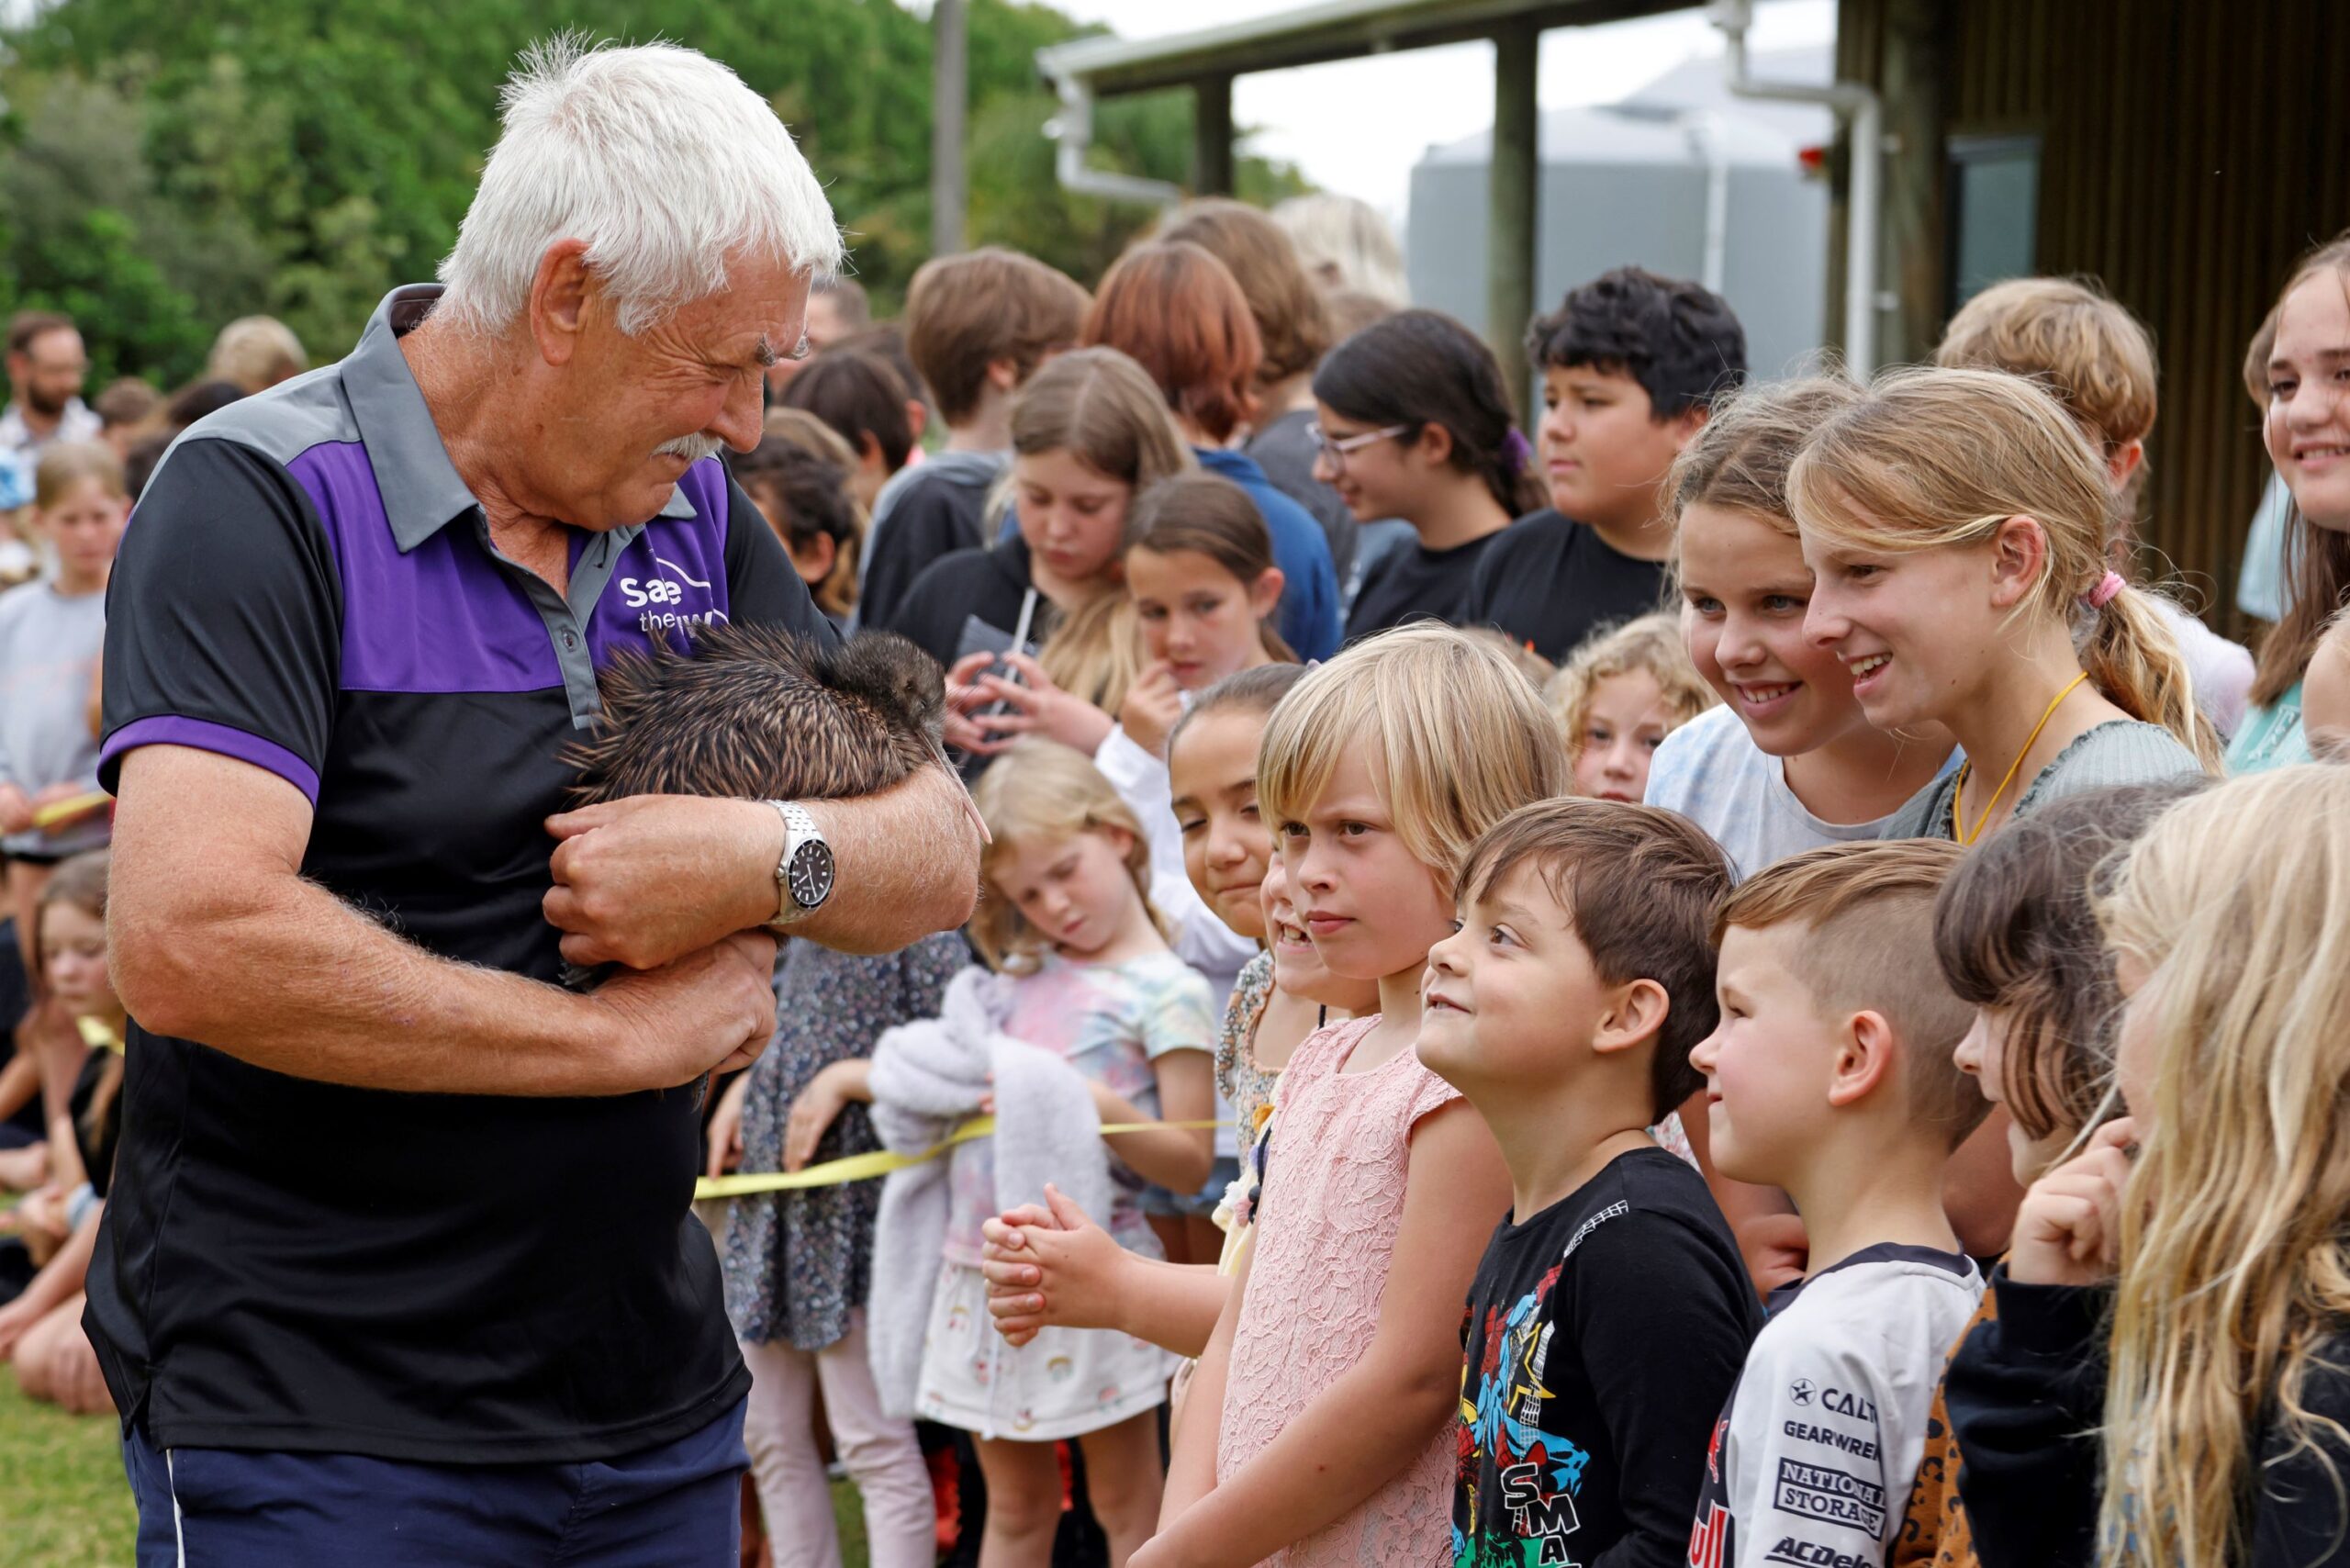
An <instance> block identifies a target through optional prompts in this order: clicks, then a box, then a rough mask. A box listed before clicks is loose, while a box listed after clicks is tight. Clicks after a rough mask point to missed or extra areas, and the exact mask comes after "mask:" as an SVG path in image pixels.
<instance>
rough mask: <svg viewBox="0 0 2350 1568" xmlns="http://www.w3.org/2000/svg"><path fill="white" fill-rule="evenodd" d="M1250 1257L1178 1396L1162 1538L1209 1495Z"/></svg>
mask: <svg viewBox="0 0 2350 1568" xmlns="http://www.w3.org/2000/svg"><path fill="white" fill-rule="evenodd" d="M1256 1256H1257V1249H1255V1248H1254V1247H1251V1248H1249V1249H1248V1251H1246V1252H1244V1253H1242V1254H1241V1255H1240V1267H1239V1268H1238V1269H1237V1271H1235V1272H1234V1273H1233V1276H1232V1282H1231V1286H1230V1288H1229V1289H1227V1290H1226V1291H1225V1297H1224V1305H1223V1309H1222V1310H1221V1311H1220V1312H1218V1313H1217V1315H1216V1320H1215V1327H1214V1330H1213V1331H1212V1332H1211V1333H1210V1334H1209V1335H1208V1343H1207V1349H1205V1350H1202V1351H1201V1352H1200V1363H1199V1365H1197V1366H1196V1367H1193V1368H1192V1383H1191V1386H1190V1387H1189V1388H1187V1389H1185V1390H1184V1392H1183V1408H1182V1410H1181V1412H1180V1414H1179V1417H1178V1419H1177V1420H1176V1422H1175V1425H1174V1429H1173V1430H1172V1431H1171V1432H1170V1433H1169V1458H1168V1462H1167V1483H1166V1485H1165V1487H1164V1489H1163V1490H1162V1491H1161V1493H1160V1496H1159V1504H1158V1530H1159V1534H1160V1535H1162V1536H1164V1535H1166V1534H1167V1533H1168V1531H1169V1528H1170V1527H1172V1526H1173V1525H1174V1524H1175V1523H1176V1521H1178V1520H1179V1519H1181V1518H1183V1516H1184V1515H1185V1514H1187V1513H1189V1512H1190V1511H1191V1510H1192V1507H1193V1506H1194V1505H1197V1504H1199V1503H1201V1502H1202V1501H1203V1499H1205V1498H1206V1497H1208V1496H1209V1495H1211V1494H1213V1493H1214V1491H1215V1450H1216V1443H1217V1440H1218V1439H1220V1438H1221V1437H1222V1435H1223V1432H1224V1395H1225V1389H1226V1388H1227V1387H1229V1386H1230V1383H1231V1373H1232V1337H1233V1335H1234V1333H1235V1332H1236V1331H1237V1329H1238V1327H1239V1325H1240V1312H1241V1307H1242V1305H1243V1304H1244V1303H1245V1302H1246V1301H1247V1300H1248V1265H1249V1261H1250V1260H1252V1259H1254V1258H1255V1257H1256Z"/></svg>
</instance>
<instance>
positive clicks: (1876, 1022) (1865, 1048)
mask: <svg viewBox="0 0 2350 1568" xmlns="http://www.w3.org/2000/svg"><path fill="white" fill-rule="evenodd" d="M1897 1049H1898V1047H1897V1044H1896V1043H1895V1039H1894V1034H1893V1025H1892V1024H1891V1023H1890V1022H1888V1021H1887V1020H1886V1016H1885V1014H1882V1013H1855V1014H1852V1016H1851V1017H1850V1018H1847V1019H1846V1020H1845V1021H1844V1026H1843V1028H1842V1029H1841V1031H1840V1032H1839V1038H1838V1039H1837V1042H1836V1058H1835V1060H1834V1062H1833V1063H1832V1064H1831V1066H1830V1071H1829V1075H1828V1103H1830V1105H1835V1106H1839V1107H1841V1106H1845V1105H1852V1104H1855V1103H1859V1102H1860V1101H1862V1100H1864V1099H1866V1098H1867V1097H1868V1096H1869V1095H1871V1094H1873V1093H1874V1092H1876V1089H1877V1086H1878V1085H1879V1084H1881V1083H1883V1082H1884V1081H1886V1078H1887V1077H1888V1076H1889V1075H1890V1074H1891V1073H1892V1071H1893V1062H1894V1055H1895V1052H1896V1051H1897Z"/></svg>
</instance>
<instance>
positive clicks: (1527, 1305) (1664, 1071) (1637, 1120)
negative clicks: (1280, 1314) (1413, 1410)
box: [1418, 800, 1762, 1568]
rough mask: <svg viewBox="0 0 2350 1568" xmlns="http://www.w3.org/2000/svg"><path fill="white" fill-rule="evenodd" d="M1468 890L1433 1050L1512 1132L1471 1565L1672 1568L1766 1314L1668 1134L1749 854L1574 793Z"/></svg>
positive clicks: (1488, 1254) (1482, 1312) (1509, 827)
mask: <svg viewBox="0 0 2350 1568" xmlns="http://www.w3.org/2000/svg"><path fill="white" fill-rule="evenodd" d="M1459 888H1460V892H1459V896H1460V918H1461V924H1460V931H1459V932H1458V933H1456V934H1455V935H1452V936H1451V937H1449V938H1448V939H1447V940H1445V941H1444V942H1442V943H1439V944H1438V946H1437V947H1436V948H1435V950H1434V951H1432V952H1431V953H1430V954H1429V955H1428V974H1427V982H1426V983H1427V991H1426V1002H1427V1004H1426V1011H1425V1012H1424V1014H1423V1015H1422V1023H1421V1025H1420V1037H1419V1045H1418V1051H1419V1056H1420V1059H1421V1060H1422V1061H1423V1062H1425V1063H1426V1064H1427V1066H1428V1067H1429V1068H1430V1069H1431V1070H1434V1071H1436V1072H1438V1073H1439V1074H1441V1075H1442V1076H1443V1077H1444V1078H1445V1079H1446V1081H1449V1082H1450V1083H1451V1084H1453V1085H1454V1086H1455V1087H1456V1088H1458V1089H1459V1090H1460V1092H1461V1093H1462V1094H1464V1095H1466V1096H1467V1097H1468V1099H1469V1101H1470V1102H1471V1103H1472V1104H1474V1105H1475V1106H1476V1107H1477V1109H1478V1111H1479V1112H1480V1113H1482V1114H1483V1116H1484V1117H1485V1120H1486V1122H1487V1124H1488V1125H1489V1126H1492V1128H1493V1130H1494V1137H1495V1138H1496V1139H1497V1140H1498V1141H1499V1142H1500V1144H1501V1148H1502V1154H1503V1157H1504V1158H1505V1159H1506V1160H1507V1161H1508V1164H1509V1169H1510V1176H1511V1180H1512V1183H1513V1186H1514V1188H1515V1205H1514V1208H1513V1210H1512V1212H1511V1214H1510V1215H1509V1217H1508V1218H1507V1219H1505V1220H1504V1221H1503V1222H1502V1224H1501V1226H1499V1228H1497V1229H1496V1230H1495V1231H1494V1238H1493V1240H1492V1242H1491V1243H1490V1244H1488V1246H1487V1247H1486V1249H1485V1256H1484V1259H1483V1261H1482V1262H1480V1263H1479V1264H1478V1267H1477V1278H1476V1282H1475V1283H1474V1284H1473V1285H1472V1287H1471V1290H1470V1297H1469V1311H1468V1316H1467V1319H1466V1322H1465V1325H1464V1327H1463V1333H1462V1340H1463V1346H1464V1349H1465V1350H1466V1361H1465V1364H1464V1366H1463V1368H1462V1372H1461V1380H1460V1450H1459V1454H1460V1457H1459V1468H1458V1471H1457V1473H1456V1475H1455V1479H1454V1483H1453V1493H1452V1543H1453V1561H1454V1562H1455V1564H1456V1568H1550V1565H1557V1568H1570V1565H1576V1568H1589V1565H1597V1564H1606V1565H1607V1568H1629V1565H1631V1564H1658V1565H1663V1564H1676V1563H1678V1562H1680V1561H1681V1557H1682V1552H1683V1550H1684V1543H1685V1541H1686V1540H1687V1538H1688V1514H1689V1510H1690V1509H1691V1507H1692V1506H1694V1505H1695V1500H1696V1496H1697V1488H1698V1482H1699V1480H1700V1478H1701V1476H1702V1475H1703V1473H1704V1470H1705V1462H1706V1443H1707V1438H1708V1436H1709V1435H1710V1433H1711V1431H1712V1428H1713V1423H1714V1417H1715V1416H1716V1415H1717V1414H1718V1412H1719V1410H1720V1409H1721V1406H1722V1402H1723V1401H1724V1400H1725V1399H1726V1398H1727V1397H1728V1396H1729V1392H1730V1389H1731V1387H1732V1386H1733V1385H1734V1384H1735V1383H1736V1382H1737V1379H1738V1369H1739V1365H1740V1361H1743V1359H1744V1358H1745V1355H1746V1348H1747V1343H1748V1341H1749V1340H1750V1339H1751V1338H1752V1336H1753V1334H1754V1332H1755V1330H1756V1328H1757V1327H1760V1325H1761V1323H1762V1312H1761V1308H1760V1305H1759V1304H1758V1303H1757V1302H1756V1300H1755V1297H1754V1291H1753V1287H1752V1285H1751V1283H1750V1282H1748V1279H1747V1274H1746V1268H1745V1265H1744V1264H1743V1263H1742V1262H1741V1261H1740V1257H1739V1251H1738V1244H1737V1242H1736V1241H1734V1240H1733V1239H1732V1238H1731V1237H1730V1232H1729V1226H1728V1225H1727V1224H1726V1223H1725V1222H1724V1221H1723V1219H1722V1216H1721V1213H1720V1211H1719V1210H1718V1209H1717V1208H1716V1207H1715V1206H1714V1201H1713V1198H1712V1196H1711V1195H1710V1194H1709V1193H1707V1190H1706V1183H1705V1180H1704V1178H1702V1177H1701V1176H1699V1175H1698V1173H1697V1171H1696V1170H1695V1169H1694V1168H1693V1167H1692V1166H1691V1165H1689V1164H1688V1163H1686V1162H1685V1161H1684V1160H1683V1159H1679V1158H1678V1157H1676V1156H1674V1155H1673V1154H1670V1153H1667V1152H1666V1151H1665V1150H1664V1149H1663V1148H1660V1147H1659V1146H1658V1142H1657V1139H1656V1137H1654V1136H1653V1135H1652V1134H1651V1131H1650V1128H1651V1126H1654V1125H1656V1124H1657V1123H1659V1122H1661V1121H1662V1120H1663V1119H1664V1118H1665V1117H1667V1116H1668V1115H1670V1114H1673V1110H1674V1108H1675V1107H1676V1106H1678V1105H1679V1104H1680V1103H1682V1102H1683V1101H1684V1100H1686V1099H1687V1098H1688V1097H1689V1095H1690V1094H1691V1093H1692V1092H1694V1091H1695V1088H1696V1087H1697V1085H1698V1084H1699V1082H1700V1081H1701V1080H1700V1079H1699V1078H1698V1077H1697V1075H1696V1073H1695V1070H1693V1069H1692V1068H1691V1067H1690V1065H1689V1049H1690V1047H1691V1046H1693V1045H1694V1044H1695V1043H1696V1042H1697V1041H1698V1040H1700V1039H1703V1038H1704V1037H1705V1036H1707V1034H1708V1033H1709V1032H1711V1030H1712V1028H1713V1025H1714V1021H1715V1017H1716V1014H1715V1007H1714V958H1713V949H1712V947H1711V946H1709V944H1708V942H1707V935H1708V934H1709V932H1710V928H1711V924H1712V920H1713V913H1714V910H1715V908H1716V907H1717V906H1718V904H1719V902H1721V901H1722V900H1723V899H1724V898H1725V897H1727V896H1728V895H1729V890H1730V870H1729V863H1728V862H1727V861H1726V860H1725V859H1724V858H1723V856H1722V852H1721V850H1720V849H1719V848H1718V847H1717V846H1715V845H1714V843H1713V841H1712V840H1711V839H1709V838H1707V836H1706V835H1705V834H1704V833H1703V832H1701V831H1699V830H1698V829H1697V828H1696V827H1695V826H1694V825H1692V824H1691V823H1689V822H1687V821H1686V820H1685V819H1684V818H1681V817H1678V816H1675V815H1673V813H1672V812H1663V811H1659V810H1657V809H1656V808H1654V807H1650V806H1634V805H1625V804H1621V803H1618V802H1615V801H1592V800H1557V801H1543V802H1541V803H1540V804H1539V805H1534V806H1528V807H1526V808H1525V809H1523V810H1521V811H1518V812H1513V813H1512V814H1511V815H1509V816H1508V817H1505V818H1504V819H1503V820H1502V821H1501V822H1500V823H1496V824H1495V825H1494V828H1493V829H1492V830H1491V831H1490V832H1488V833H1487V834H1485V835H1484V836H1483V838H1481V839H1479V840H1478V841H1477V843H1476V844H1475V846H1472V848H1471V850H1470V852H1469V857H1468V861H1467V863H1466V864H1465V865H1463V866H1462V868H1461V870H1460V884H1459ZM1586 911H1605V912H1606V917H1605V919H1604V920H1603V919H1591V920H1588V921H1587V920H1586V919H1585V918H1584V912H1586Z"/></svg>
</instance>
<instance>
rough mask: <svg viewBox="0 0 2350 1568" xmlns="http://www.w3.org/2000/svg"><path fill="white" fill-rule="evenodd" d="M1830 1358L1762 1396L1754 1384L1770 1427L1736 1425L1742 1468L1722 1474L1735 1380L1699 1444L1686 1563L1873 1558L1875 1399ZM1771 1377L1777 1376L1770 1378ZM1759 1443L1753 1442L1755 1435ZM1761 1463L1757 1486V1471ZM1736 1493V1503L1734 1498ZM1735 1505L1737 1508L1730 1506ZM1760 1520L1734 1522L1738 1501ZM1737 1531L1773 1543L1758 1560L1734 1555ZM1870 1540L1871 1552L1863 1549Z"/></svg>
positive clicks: (1824, 1565)
mask: <svg viewBox="0 0 2350 1568" xmlns="http://www.w3.org/2000/svg"><path fill="white" fill-rule="evenodd" d="M1830 1365H1832V1363H1822V1364H1821V1366H1820V1367H1819V1368H1818V1375H1809V1376H1807V1375H1801V1374H1797V1375H1795V1376H1789V1377H1785V1379H1784V1383H1783V1385H1781V1386H1776V1387H1774V1389H1773V1390H1772V1392H1773V1394H1775V1398H1772V1399H1768V1400H1766V1399H1764V1398H1763V1395H1762V1390H1761V1389H1759V1388H1758V1389H1756V1390H1754V1398H1755V1401H1756V1404H1757V1405H1758V1406H1762V1412H1761V1413H1762V1414H1763V1415H1764V1416H1766V1417H1767V1418H1768V1419H1769V1420H1770V1421H1771V1422H1772V1423H1773V1424H1774V1425H1775V1426H1776V1428H1777V1429H1776V1430H1775V1431H1774V1432H1769V1433H1766V1434H1757V1433H1756V1432H1754V1431H1753V1430H1752V1429H1751V1428H1750V1427H1749V1426H1748V1425H1747V1424H1746V1421H1745V1420H1743V1419H1741V1420H1740V1421H1739V1423H1738V1430H1739V1432H1740V1442H1741V1443H1742V1444H1743V1445H1745V1446H1743V1447H1741V1448H1740V1450H1738V1453H1739V1460H1738V1464H1739V1469H1740V1475H1737V1476H1733V1475H1731V1474H1730V1473H1729V1459H1728V1457H1727V1456H1726V1455H1725V1454H1724V1451H1723V1450H1724V1447H1725V1445H1726V1444H1727V1443H1729V1440H1730V1433H1731V1428H1732V1423H1733V1418H1734V1417H1741V1416H1743V1415H1744V1412H1742V1411H1741V1410H1740V1394H1744V1393H1745V1392H1746V1388H1745V1385H1744V1383H1743V1381H1741V1384H1740V1390H1739V1391H1738V1392H1736V1393H1733V1394H1731V1395H1730V1400H1729V1406H1728V1407H1727V1408H1726V1409H1725V1410H1724V1411H1723V1413H1722V1417H1721V1419H1720V1420H1718V1421H1717V1422H1715V1423H1714V1436H1713V1441H1712V1442H1711V1443H1710V1444H1709V1445H1708V1446H1707V1450H1706V1475H1705V1479H1704V1481H1703V1482H1702V1483H1701V1484H1700V1486H1699V1490H1698V1494H1697V1514H1696V1518H1695V1522H1694V1523H1693V1524H1692V1525H1691V1527H1690V1531H1689V1568H1729V1565H1731V1564H1733V1563H1737V1562H1740V1561H1745V1562H1756V1561H1760V1562H1770V1563H1783V1564H1790V1565H1792V1568H1860V1565H1861V1564H1863V1563H1874V1562H1881V1561H1882V1559H1883V1551H1882V1546H1883V1543H1884V1542H1885V1540H1886V1501H1885V1472H1884V1465H1883V1462H1882V1458H1881V1456H1882V1454H1883V1452H1884V1433H1883V1429H1882V1427H1881V1425H1880V1422H1879V1419H1878V1415H1877V1407H1876V1403H1875V1401H1874V1399H1872V1398H1871V1397H1870V1396H1869V1395H1868V1394H1864V1393H1861V1392H1859V1391H1856V1390H1853V1389H1850V1388H1846V1387H1844V1386H1842V1385H1841V1381H1839V1380H1838V1376H1837V1374H1836V1373H1835V1372H1831V1371H1829V1370H1828V1367H1829V1366H1830ZM1773 1381H1774V1383H1780V1381H1781V1380H1779V1379H1777V1378H1774V1380H1773ZM1758 1435H1759V1436H1761V1437H1762V1441H1760V1442H1759V1443H1758V1442H1757V1441H1756V1439H1757V1437H1758ZM1757 1467H1760V1468H1761V1469H1762V1475H1761V1477H1760V1478H1759V1480H1760V1482H1761V1489H1760V1491H1759V1493H1758V1490H1757V1479H1758V1478H1757V1477H1756V1475H1755V1471H1756V1469H1757ZM1741 1499H1742V1501H1740V1500H1741ZM1734 1505H1735V1506H1734ZM1743 1506H1751V1511H1752V1512H1753V1513H1755V1514H1757V1515H1759V1516H1760V1517H1756V1518H1744V1519H1740V1518H1735V1517H1734V1514H1735V1512H1736V1508H1737V1507H1743ZM1741 1529H1743V1530H1746V1531H1748V1532H1751V1535H1753V1536H1756V1537H1760V1538H1761V1539H1763V1540H1769V1541H1770V1542H1771V1545H1770V1546H1769V1547H1768V1548H1767V1549H1765V1550H1764V1551H1762V1553H1761V1554H1760V1556H1759V1557H1757V1556H1756V1555H1755V1554H1754V1553H1753V1551H1752V1549H1751V1547H1750V1548H1749V1549H1748V1552H1747V1553H1746V1554H1745V1555H1744V1556H1743V1558H1741V1555H1740V1551H1739V1549H1738V1537H1739V1533H1740V1530H1741ZM1873 1542H1874V1543H1875V1544H1876V1545H1877V1547H1878V1551H1877V1553H1876V1555H1875V1556H1874V1557H1871V1556H1870V1555H1867V1553H1866V1551H1865V1549H1866V1548H1867V1547H1868V1546H1869V1545H1870V1544H1871V1543H1873Z"/></svg>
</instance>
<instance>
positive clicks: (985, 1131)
mask: <svg viewBox="0 0 2350 1568" xmlns="http://www.w3.org/2000/svg"><path fill="white" fill-rule="evenodd" d="M1221 1125H1222V1124H1221V1123H1218V1122H1214V1121H1205V1122H1110V1123H1106V1124H1104V1125H1103V1126H1102V1132H1103V1133H1104V1134H1105V1135H1108V1136H1113V1137H1114V1136H1115V1135H1117V1134H1119V1133H1147V1132H1152V1131H1155V1130H1156V1129H1158V1128H1160V1127H1174V1128H1178V1129H1181V1130H1182V1131H1185V1132H1200V1131H1204V1130H1208V1129H1212V1128H1214V1127H1216V1126H1221ZM994 1131H995V1118H994V1117H993V1116H974V1117H972V1118H971V1119H970V1120H969V1121H968V1122H965V1123H964V1124H963V1125H962V1126H959V1127H957V1128H956V1129H955V1131H954V1132H953V1133H952V1134H951V1135H950V1136H949V1137H947V1138H946V1140H945V1141H944V1142H942V1143H937V1144H934V1145H932V1146H931V1147H930V1148H926V1149H923V1151H922V1152H921V1153H920V1154H892V1153H890V1151H889V1150H888V1149H886V1148H884V1149H876V1150H874V1151H873V1152H872V1153H870V1154H851V1155H845V1156H844V1157H843V1158H841V1159H827V1160H825V1161H824V1162H823V1163H822V1165H811V1166H809V1167H808V1168H807V1169H805V1170H755V1171H748V1172H745V1173H744V1174H742V1175H739V1176H704V1177H703V1178H701V1179H700V1180H699V1181H698V1182H695V1183H694V1201H695V1202H696V1203H699V1202H701V1201H702V1200H703V1199H704V1198H744V1197H749V1196H751V1195H752V1194H753V1193H796V1192H801V1191H804V1190H805V1189H807V1188H810V1187H838V1186H842V1185H844V1184H845V1183H847V1182H869V1181H871V1180H872V1179H873V1178H874V1177H876V1176H887V1175H888V1174H889V1173H890V1171H892V1170H905V1169H906V1168H907V1167H908V1166H910V1165H920V1164H922V1163H923V1161H924V1160H930V1159H937V1158H938V1157H939V1156H940V1155H942V1154H945V1153H946V1151H947V1150H948V1149H950V1148H954V1147H955V1146H956V1145H957V1144H958V1143H968V1142H970V1141H971V1140H972V1139H973V1138H982V1137H987V1136H988V1135H989V1134H990V1133H992V1132H994Z"/></svg>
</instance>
